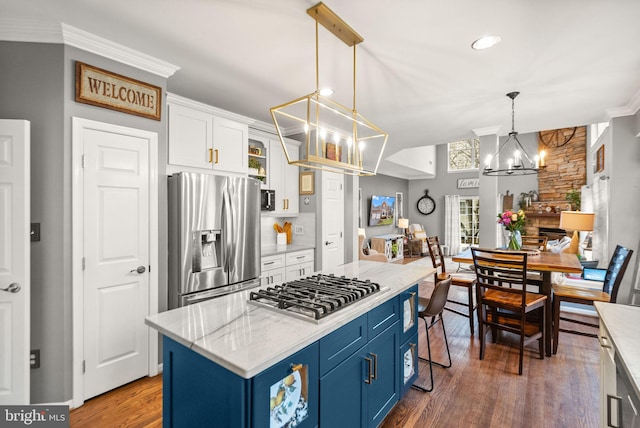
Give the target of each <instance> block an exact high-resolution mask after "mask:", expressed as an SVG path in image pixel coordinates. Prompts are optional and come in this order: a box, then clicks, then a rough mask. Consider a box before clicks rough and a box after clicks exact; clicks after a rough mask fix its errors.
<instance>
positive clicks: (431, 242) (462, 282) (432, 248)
mask: <svg viewBox="0 0 640 428" xmlns="http://www.w3.org/2000/svg"><path fill="white" fill-rule="evenodd" d="M427 244H428V249H429V256H430V257H431V263H432V264H433V267H434V268H436V272H435V273H434V282H435V283H437V282H438V281H442V280H443V279H446V278H448V277H449V276H451V285H454V286H456V287H464V288H465V289H466V290H467V301H466V302H462V301H459V300H454V299H447V302H449V303H452V304H454V305H458V306H464V307H465V308H466V311H465V312H462V311H461V310H458V309H454V308H451V307H446V306H445V309H446V310H448V311H450V312H453V313H456V314H458V315H462V316H463V317H467V318H469V331H470V332H471V334H472V335H473V334H475V328H474V324H475V320H474V311H475V309H476V304H475V303H474V299H473V294H474V293H473V286H474V284H475V283H476V276H475V273H452V274H449V273H447V268H446V266H445V260H444V255H443V253H442V247H441V246H440V241H439V240H438V237H437V236H430V237H428V238H427Z"/></svg>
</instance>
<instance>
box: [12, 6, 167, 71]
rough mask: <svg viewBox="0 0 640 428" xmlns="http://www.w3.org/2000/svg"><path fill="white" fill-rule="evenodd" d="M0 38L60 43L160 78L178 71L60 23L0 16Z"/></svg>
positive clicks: (13, 40) (156, 60) (162, 62)
mask: <svg viewBox="0 0 640 428" xmlns="http://www.w3.org/2000/svg"><path fill="white" fill-rule="evenodd" d="M0 40H6V41H12V42H33V43H63V44H65V45H68V46H73V47H76V48H78V49H82V50H85V51H87V52H91V53H94V54H96V55H100V56H103V57H105V58H109V59H112V60H114V61H117V62H120V63H123V64H126V65H129V66H131V67H135V68H138V69H140V70H143V71H146V72H149V73H153V74H156V75H158V76H160V77H164V78H168V77H170V76H172V75H173V74H174V73H175V72H176V71H178V70H180V67H179V66H177V65H173V64H171V63H168V62H166V61H162V60H161V59H158V58H155V57H152V56H151V55H147V54H145V53H143V52H139V51H136V50H134V49H131V48H128V47H126V46H123V45H121V44H118V43H115V42H112V41H110V40H107V39H104V38H102V37H99V36H96V35H94V34H91V33H88V32H86V31H84V30H80V29H78V28H75V27H72V26H71V25H67V24H65V23H64V22H54V21H36V20H28V19H7V18H1V19H0Z"/></svg>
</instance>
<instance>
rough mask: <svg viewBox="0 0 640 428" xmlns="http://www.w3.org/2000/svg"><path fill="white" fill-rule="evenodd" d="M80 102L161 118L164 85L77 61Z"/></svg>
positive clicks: (77, 90)
mask: <svg viewBox="0 0 640 428" xmlns="http://www.w3.org/2000/svg"><path fill="white" fill-rule="evenodd" d="M76 102H79V103H84V104H90V105H93V106H97V107H103V108H108V109H110V110H116V111H119V112H122V113H128V114H133V115H136V116H142V117H146V118H148V119H153V120H160V119H161V111H162V88H160V87H159V86H155V85H151V84H149V83H145V82H141V81H139V80H136V79H132V78H129V77H126V76H122V75H120V74H116V73H112V72H110V71H107V70H103V69H101V68H98V67H94V66H92V65H89V64H85V63H83V62H80V61H76Z"/></svg>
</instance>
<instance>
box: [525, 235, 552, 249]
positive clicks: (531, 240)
mask: <svg viewBox="0 0 640 428" xmlns="http://www.w3.org/2000/svg"><path fill="white" fill-rule="evenodd" d="M548 240H549V237H548V236H533V235H523V236H522V248H523V249H528V248H531V249H534V250H540V251H547V242H548Z"/></svg>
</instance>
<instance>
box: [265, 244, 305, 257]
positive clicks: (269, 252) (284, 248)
mask: <svg viewBox="0 0 640 428" xmlns="http://www.w3.org/2000/svg"><path fill="white" fill-rule="evenodd" d="M315 248H316V247H315V245H314V244H288V245H280V246H278V245H267V246H264V247H262V251H261V253H262V254H261V255H262V256H263V257H267V256H275V255H276V254H283V253H292V252H294V251H303V250H313V249H315Z"/></svg>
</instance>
